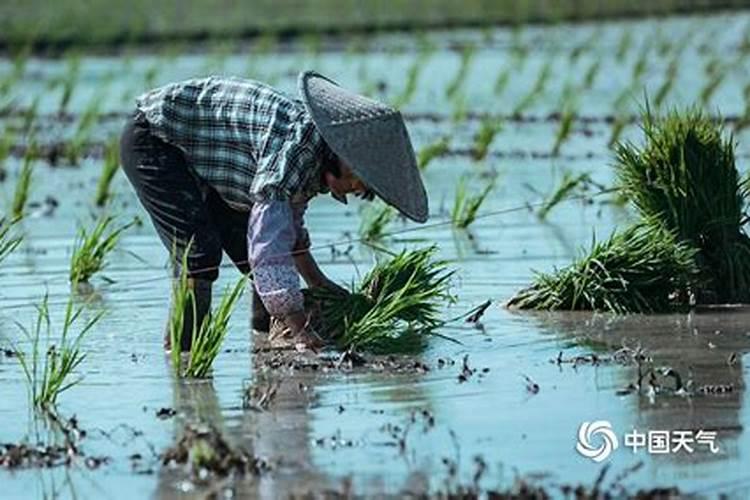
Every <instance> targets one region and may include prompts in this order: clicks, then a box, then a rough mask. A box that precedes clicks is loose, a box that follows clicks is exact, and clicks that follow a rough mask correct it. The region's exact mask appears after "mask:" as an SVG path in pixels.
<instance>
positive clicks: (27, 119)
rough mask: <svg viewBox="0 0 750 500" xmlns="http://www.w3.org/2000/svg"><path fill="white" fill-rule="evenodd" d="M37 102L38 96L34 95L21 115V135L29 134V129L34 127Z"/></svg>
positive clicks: (37, 108)
mask: <svg viewBox="0 0 750 500" xmlns="http://www.w3.org/2000/svg"><path fill="white" fill-rule="evenodd" d="M39 100H40V96H39V95H35V96H34V99H32V101H31V105H30V106H29V107H28V108H26V110H25V111H24V113H23V126H22V130H23V133H24V134H26V135H29V134H31V128H32V127H33V126H34V122H35V121H36V117H37V115H38V114H39V111H38V110H39Z"/></svg>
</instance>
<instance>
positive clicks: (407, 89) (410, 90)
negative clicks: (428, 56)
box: [393, 57, 424, 108]
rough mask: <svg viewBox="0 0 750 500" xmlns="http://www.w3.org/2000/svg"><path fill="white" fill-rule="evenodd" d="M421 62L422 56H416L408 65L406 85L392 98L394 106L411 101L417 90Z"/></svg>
mask: <svg viewBox="0 0 750 500" xmlns="http://www.w3.org/2000/svg"><path fill="white" fill-rule="evenodd" d="M423 64H424V63H423V60H422V58H421V57H417V59H416V60H415V61H414V62H413V63H412V64H411V66H409V70H408V71H407V73H406V85H405V86H404V90H403V91H402V92H401V94H399V95H398V96H396V98H395V99H394V100H393V106H394V107H395V108H400V107H402V106H404V105H406V104H408V103H409V101H411V99H412V97H413V96H414V93H415V92H416V91H417V84H418V83H419V74H420V72H421V70H422V66H423Z"/></svg>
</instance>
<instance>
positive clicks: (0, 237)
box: [0, 217, 23, 262]
mask: <svg viewBox="0 0 750 500" xmlns="http://www.w3.org/2000/svg"><path fill="white" fill-rule="evenodd" d="M19 220H20V219H7V218H5V217H3V218H0V262H2V261H3V260H4V259H5V258H6V257H7V256H8V255H9V254H10V253H11V252H12V251H13V250H15V249H16V247H17V246H18V245H20V244H21V240H23V236H19V235H16V234H11V229H12V228H13V226H14V225H15V224H16V223H17V222H18V221H19Z"/></svg>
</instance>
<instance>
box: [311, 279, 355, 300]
mask: <svg viewBox="0 0 750 500" xmlns="http://www.w3.org/2000/svg"><path fill="white" fill-rule="evenodd" d="M318 286H319V287H321V288H325V289H326V290H329V291H331V292H333V293H334V294H336V295H340V296H342V297H347V296H349V295H351V294H350V292H349V290H347V289H346V288H344V287H343V286H341V285H339V284H338V283H336V282H335V281H332V280H330V279H328V278H324V279H323V280H322V281H321V283H320V285H318Z"/></svg>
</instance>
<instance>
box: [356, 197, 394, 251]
mask: <svg viewBox="0 0 750 500" xmlns="http://www.w3.org/2000/svg"><path fill="white" fill-rule="evenodd" d="M368 208H369V209H368V210H366V211H365V214H364V217H363V218H362V223H361V224H360V226H359V235H360V237H361V238H362V239H363V240H364V241H366V242H370V243H372V242H376V241H380V240H381V239H382V238H383V236H384V235H385V233H386V229H388V225H389V224H390V223H391V221H393V218H394V216H395V215H396V213H395V212H394V211H393V209H392V208H391V207H389V206H388V205H384V206H382V207H380V208H371V207H368Z"/></svg>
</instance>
